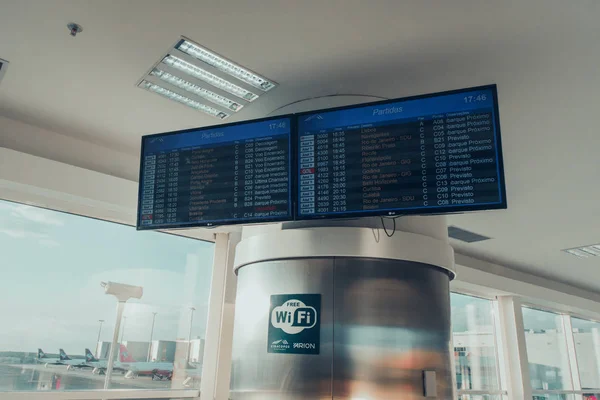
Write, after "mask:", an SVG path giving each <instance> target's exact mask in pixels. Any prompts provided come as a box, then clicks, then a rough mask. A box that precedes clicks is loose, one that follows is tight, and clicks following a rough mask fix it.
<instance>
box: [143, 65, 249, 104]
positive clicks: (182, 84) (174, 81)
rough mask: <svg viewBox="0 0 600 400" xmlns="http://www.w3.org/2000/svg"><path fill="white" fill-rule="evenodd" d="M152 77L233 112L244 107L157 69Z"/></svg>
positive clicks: (151, 73) (152, 73)
mask: <svg viewBox="0 0 600 400" xmlns="http://www.w3.org/2000/svg"><path fill="white" fill-rule="evenodd" d="M150 75H152V76H156V77H158V78H159V79H161V80H163V81H165V82H167V83H170V84H171V85H173V86H177V87H178V88H180V89H183V90H187V91H188V92H190V93H194V94H195V95H197V96H200V97H202V98H205V99H206V100H208V101H212V102H213V103H215V104H218V105H220V106H223V107H225V108H228V109H229V110H231V111H234V112H237V111H239V110H241V109H242V107H244V106H243V105H241V104H240V103H238V102H235V101H233V100H231V99H228V98H227V97H225V96H221V95H219V94H217V93H215V92H212V91H210V90H208V89H205V88H203V87H201V86H198V85H194V84H193V83H191V82H188V81H186V80H185V79H181V78H179V77H178V76H175V75H171V74H169V73H168V72H165V71H162V70H160V69H157V68H155V69H154V70H152V72H150Z"/></svg>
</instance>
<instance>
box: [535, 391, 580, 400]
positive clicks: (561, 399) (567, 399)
mask: <svg viewBox="0 0 600 400" xmlns="http://www.w3.org/2000/svg"><path fill="white" fill-rule="evenodd" d="M533 400H575V395H573V394H555V393H551V394H534V395H533Z"/></svg>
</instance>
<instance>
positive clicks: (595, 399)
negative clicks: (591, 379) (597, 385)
mask: <svg viewBox="0 0 600 400" xmlns="http://www.w3.org/2000/svg"><path fill="white" fill-rule="evenodd" d="M599 399H600V392H599V393H584V395H583V400H599Z"/></svg>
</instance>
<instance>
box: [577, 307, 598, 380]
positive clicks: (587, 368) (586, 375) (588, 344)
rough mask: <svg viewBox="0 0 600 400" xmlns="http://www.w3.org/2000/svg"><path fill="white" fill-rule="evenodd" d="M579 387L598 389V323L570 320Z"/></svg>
mask: <svg viewBox="0 0 600 400" xmlns="http://www.w3.org/2000/svg"><path fill="white" fill-rule="evenodd" d="M571 324H572V325H573V339H574V340H575V351H576V353H577V365H578V366H579V377H580V378H581V387H582V388H583V390H585V389H597V388H600V323H598V322H592V321H587V320H584V319H579V318H571Z"/></svg>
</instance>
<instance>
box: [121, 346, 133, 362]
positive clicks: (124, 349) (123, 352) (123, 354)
mask: <svg viewBox="0 0 600 400" xmlns="http://www.w3.org/2000/svg"><path fill="white" fill-rule="evenodd" d="M119 361H121V362H135V360H134V359H133V357H132V356H131V354H129V351H128V350H127V347H126V346H125V345H119Z"/></svg>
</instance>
